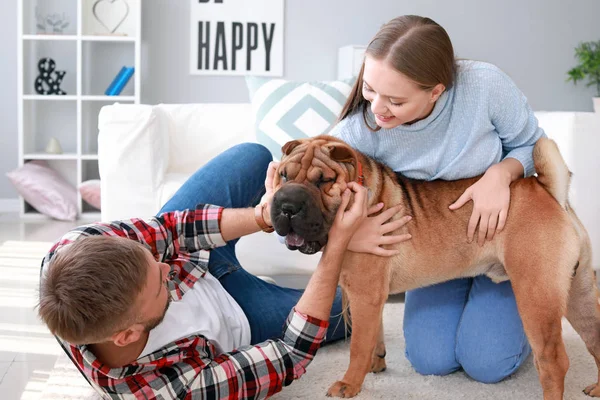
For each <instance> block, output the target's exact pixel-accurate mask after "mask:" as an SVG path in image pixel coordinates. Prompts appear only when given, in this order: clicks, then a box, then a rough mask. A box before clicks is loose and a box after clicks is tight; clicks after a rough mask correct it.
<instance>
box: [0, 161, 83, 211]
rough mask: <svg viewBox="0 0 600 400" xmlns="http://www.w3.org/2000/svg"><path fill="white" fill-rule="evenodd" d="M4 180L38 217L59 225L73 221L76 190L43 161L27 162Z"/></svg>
mask: <svg viewBox="0 0 600 400" xmlns="http://www.w3.org/2000/svg"><path fill="white" fill-rule="evenodd" d="M6 176H7V177H8V180H9V181H10V182H11V183H12V184H13V185H14V186H15V188H16V189H17V192H19V194H20V195H21V196H23V198H24V199H25V201H26V202H28V203H29V204H31V206H32V207H33V208H35V209H36V210H37V211H39V212H41V213H42V214H45V215H48V216H49V217H52V218H56V219H60V220H63V221H74V220H75V218H77V189H75V187H74V186H73V185H71V184H69V183H68V182H67V181H66V180H65V179H64V178H63V177H61V176H60V175H59V174H58V172H56V171H55V170H53V169H52V168H50V166H49V165H48V163H47V162H46V161H42V160H39V161H30V162H28V163H25V164H24V165H23V166H22V167H19V168H17V169H15V170H14V171H10V172H7V173H6Z"/></svg>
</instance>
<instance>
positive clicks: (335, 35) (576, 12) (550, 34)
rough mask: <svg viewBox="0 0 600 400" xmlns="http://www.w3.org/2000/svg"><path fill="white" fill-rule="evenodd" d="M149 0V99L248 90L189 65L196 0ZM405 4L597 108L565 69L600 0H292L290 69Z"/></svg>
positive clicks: (552, 89)
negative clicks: (199, 73) (195, 71)
mask: <svg viewBox="0 0 600 400" xmlns="http://www.w3.org/2000/svg"><path fill="white" fill-rule="evenodd" d="M17 1H18V0H4V1H2V2H0V15H3V16H4V19H3V22H2V24H0V37H2V38H3V40H2V41H0V54H1V55H2V60H3V61H4V62H2V63H0V87H1V88H2V90H1V91H0V116H1V117H0V118H1V119H0V121H2V131H1V132H0V173H1V175H0V199H2V198H11V197H15V196H16V193H15V191H14V190H13V189H12V187H11V186H10V184H9V183H8V180H7V179H6V178H5V176H4V173H5V172H6V171H9V170H11V169H13V168H15V167H16V166H17V132H16V130H17V119H16V110H17V108H16V96H17V94H16V91H17V88H16V82H15V81H16V62H15V61H14V59H15V57H16V41H17V36H16V21H15V18H11V16H16V13H17ZM38 1H41V0H38ZM73 1H75V0H73ZM224 1H227V0H224ZM247 1H251V0H247ZM143 3H144V4H143V6H144V7H143V11H142V24H143V27H142V31H143V41H144V43H143V50H142V59H143V63H144V64H145V65H144V68H143V71H142V73H143V84H142V87H143V90H142V101H143V102H144V103H187V102H243V101H247V100H248V94H247V91H246V87H245V83H244V78H242V77H204V76H192V75H190V74H189V71H188V65H189V63H188V48H189V40H190V37H189V36H190V28H189V8H190V1H189V0H144V2H143ZM402 14H419V15H425V16H429V17H431V18H433V19H434V20H436V21H437V22H439V23H440V24H441V25H442V26H444V27H445V28H446V30H447V31H448V33H449V34H450V37H451V39H452V40H453V42H454V46H455V49H456V52H457V55H458V56H459V57H464V58H472V59H479V60H485V61H489V62H492V63H495V64H497V65H498V66H500V67H501V68H502V69H504V70H505V71H506V72H507V73H508V74H509V75H510V76H511V77H512V78H513V79H514V80H515V81H516V83H517V84H518V85H519V87H520V88H521V89H522V90H523V92H524V93H525V94H526V95H527V97H528V98H529V101H530V103H531V105H532V107H533V108H534V109H535V110H547V111H554V110H564V111H573V110H579V111H591V109H592V102H591V97H592V95H593V91H592V89H587V88H585V87H584V86H581V85H580V86H578V87H575V86H573V85H572V84H570V83H567V82H565V77H566V71H567V70H568V69H569V68H571V67H572V66H573V65H574V63H575V60H574V58H573V48H574V47H575V46H576V45H577V44H578V43H579V42H580V41H588V40H600V23H598V17H599V16H600V1H598V0H571V1H569V2H567V1H564V0H526V1H522V0H486V1H481V0H453V1H448V0H418V1H415V0H410V1H409V0H371V1H369V2H367V1H360V0H287V1H286V12H285V23H286V26H285V60H284V64H285V75H284V76H285V78H288V79H304V80H317V79H334V78H335V74H336V54H337V49H338V48H339V47H340V46H343V45H347V44H366V43H367V42H368V41H369V39H370V38H371V37H372V36H373V35H374V34H375V32H376V31H377V29H378V28H379V27H380V26H381V25H382V24H383V23H385V22H386V21H388V20H389V19H391V18H393V17H395V16H398V15H402Z"/></svg>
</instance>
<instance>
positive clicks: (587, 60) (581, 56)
mask: <svg viewBox="0 0 600 400" xmlns="http://www.w3.org/2000/svg"><path fill="white" fill-rule="evenodd" d="M575 57H576V58H577V60H578V61H579V65H577V66H576V67H574V68H572V69H571V70H569V72H568V73H567V74H568V75H569V78H568V79H567V81H573V83H577V82H578V81H581V80H583V79H584V78H586V77H587V80H588V82H587V86H588V87H589V86H595V87H596V97H594V110H595V111H596V112H597V113H600V40H598V41H596V42H585V43H581V44H580V45H579V46H577V47H576V48H575Z"/></svg>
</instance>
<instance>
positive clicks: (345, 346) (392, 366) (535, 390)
mask: <svg viewBox="0 0 600 400" xmlns="http://www.w3.org/2000/svg"><path fill="white" fill-rule="evenodd" d="M403 311H404V303H401V302H390V303H388V304H387V305H386V307H385V311H384V315H385V316H384V318H385V322H386V323H385V331H386V333H385V337H386V345H387V357H386V361H387V370H386V371H385V372H383V373H380V374H369V375H368V376H367V378H366V380H365V383H364V385H363V390H362V392H361V393H360V394H359V396H358V397H357V399H364V400H366V399H397V398H402V399H435V400H455V399H477V400H482V399H510V400H531V399H541V398H542V391H541V387H540V385H539V381H538V377H537V372H536V370H535V367H534V366H533V361H532V357H529V359H528V360H527V361H526V362H525V364H524V365H523V366H522V367H521V368H520V370H519V371H518V372H517V373H516V374H514V375H513V376H511V377H509V378H508V379H506V380H504V381H503V382H500V383H497V384H493V385H486V384H482V383H478V382H475V381H473V380H472V379H470V378H469V377H468V376H467V375H465V374H464V373H463V372H456V373H454V374H452V375H449V376H445V377H438V376H421V375H419V374H417V373H416V372H415V371H414V370H413V369H412V368H411V366H410V364H409V363H408V361H407V360H406V358H405V357H404V337H403V334H402V313H403ZM563 337H564V339H565V343H566V347H567V352H568V354H569V358H570V361H571V367H570V369H569V373H568V374H567V378H566V383H565V387H566V390H565V399H566V400H576V399H588V400H589V399H590V398H589V397H587V396H585V395H584V394H583V393H582V390H583V388H584V387H586V386H587V385H589V384H591V383H593V382H595V379H596V365H595V363H594V361H593V359H592V356H591V355H590V354H589V353H588V352H587V350H586V348H585V345H584V344H583V342H582V341H581V339H580V338H579V336H578V335H577V333H576V332H575V331H574V330H573V328H572V327H571V325H569V323H568V322H566V320H565V321H563ZM348 360H349V342H340V343H336V344H333V345H331V346H327V347H324V348H322V349H321V350H319V352H318V353H317V356H316V358H315V360H314V361H313V362H312V364H311V365H310V366H309V367H308V369H307V372H306V374H305V375H304V376H303V377H302V378H301V379H300V380H299V381H297V382H294V383H293V384H292V385H291V386H288V387H287V388H284V390H283V391H282V392H281V393H279V394H278V395H276V396H274V397H273V399H277V400H293V399H325V398H326V397H325V392H326V391H327V389H328V388H329V385H331V384H332V383H333V382H334V381H336V380H338V379H340V378H341V377H342V376H343V374H344V372H345V370H346V367H347V366H348ZM42 399H44V400H50V399H52V400H58V399H64V400H76V399H77V400H78V399H99V397H97V396H95V395H94V393H93V391H92V390H91V389H90V388H89V386H88V385H87V382H86V381H85V380H84V379H83V378H82V377H81V375H79V372H77V370H76V369H75V368H74V367H73V366H72V365H71V363H70V361H69V360H68V359H67V358H66V356H61V357H60V358H59V360H58V361H57V363H56V366H55V368H54V370H53V371H52V372H51V375H50V379H49V380H48V384H47V386H46V389H45V391H44V393H43V396H42Z"/></svg>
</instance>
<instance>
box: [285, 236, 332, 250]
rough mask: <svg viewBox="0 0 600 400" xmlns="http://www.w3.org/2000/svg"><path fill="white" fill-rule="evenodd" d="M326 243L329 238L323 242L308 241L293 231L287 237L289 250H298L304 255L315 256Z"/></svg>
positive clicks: (286, 241)
mask: <svg viewBox="0 0 600 400" xmlns="http://www.w3.org/2000/svg"><path fill="white" fill-rule="evenodd" d="M326 243H327V238H324V239H323V240H322V241H318V240H313V241H308V240H306V239H304V238H303V237H302V236H300V235H299V234H297V233H296V232H294V231H292V230H290V231H289V232H288V234H287V235H286V236H285V245H286V246H287V248H288V249H290V250H298V251H299V252H301V253H303V254H315V253H316V252H318V251H319V250H321V249H322V248H323V246H325V244H326Z"/></svg>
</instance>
